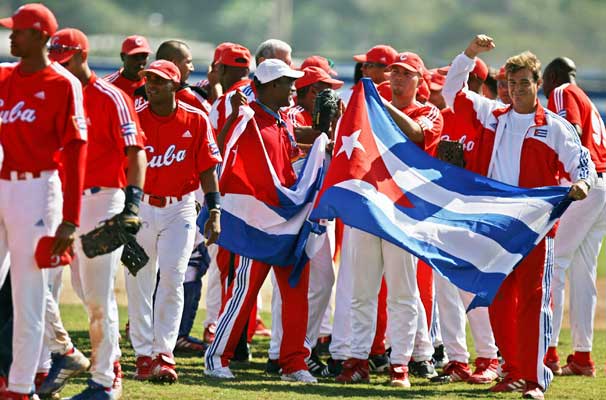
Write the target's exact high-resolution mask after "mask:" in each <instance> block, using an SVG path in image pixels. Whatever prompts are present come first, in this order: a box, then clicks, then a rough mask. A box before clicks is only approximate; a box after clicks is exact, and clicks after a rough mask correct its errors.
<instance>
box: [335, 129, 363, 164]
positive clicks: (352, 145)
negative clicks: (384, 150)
mask: <svg viewBox="0 0 606 400" xmlns="http://www.w3.org/2000/svg"><path fill="white" fill-rule="evenodd" d="M360 133H362V130H361V129H358V130H357V131H355V132H354V133H352V134H351V135H349V136H342V137H341V148H340V149H339V152H338V153H337V156H338V155H339V154H341V153H343V152H345V155H346V156H347V159H348V160H349V159H350V158H351V154H352V153H353V151H354V149H360V150H362V151H363V152H365V153H366V150H365V149H364V146H362V143H360V141H359V140H358V138H359V137H360Z"/></svg>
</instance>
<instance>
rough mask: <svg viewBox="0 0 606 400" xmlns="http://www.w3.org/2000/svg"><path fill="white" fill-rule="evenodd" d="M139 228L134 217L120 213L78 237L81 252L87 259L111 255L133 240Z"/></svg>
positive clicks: (138, 220)
mask: <svg viewBox="0 0 606 400" xmlns="http://www.w3.org/2000/svg"><path fill="white" fill-rule="evenodd" d="M140 226H141V220H140V219H139V217H137V216H136V215H132V214H126V213H120V214H118V215H114V216H113V217H112V218H110V219H108V220H106V221H104V222H103V224H102V225H101V226H99V227H97V228H95V229H93V230H92V231H90V232H88V233H86V234H84V235H82V236H80V239H81V240H82V250H84V254H86V256H87V257H88V258H93V257H96V256H99V255H102V254H107V253H111V252H112V251H114V250H116V249H117V248H118V247H120V246H122V245H124V244H126V243H128V242H130V241H134V240H135V234H136V233H137V231H138V230H139V227H140Z"/></svg>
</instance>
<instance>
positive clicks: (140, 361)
mask: <svg viewBox="0 0 606 400" xmlns="http://www.w3.org/2000/svg"><path fill="white" fill-rule="evenodd" d="M152 362H153V360H152V358H151V357H148V356H139V357H137V364H136V367H137V370H136V371H135V376H134V378H135V379H136V380H138V381H146V380H148V379H149V378H151V376H152V369H151V368H152Z"/></svg>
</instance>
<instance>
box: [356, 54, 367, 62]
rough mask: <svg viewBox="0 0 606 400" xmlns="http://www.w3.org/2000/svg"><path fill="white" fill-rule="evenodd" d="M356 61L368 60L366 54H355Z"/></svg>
mask: <svg viewBox="0 0 606 400" xmlns="http://www.w3.org/2000/svg"><path fill="white" fill-rule="evenodd" d="M353 59H354V61H357V62H366V60H367V58H366V54H358V55H355V56H353Z"/></svg>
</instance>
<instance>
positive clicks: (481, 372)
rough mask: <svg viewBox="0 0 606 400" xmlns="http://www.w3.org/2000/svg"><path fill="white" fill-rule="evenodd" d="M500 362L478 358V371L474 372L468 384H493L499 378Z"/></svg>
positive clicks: (493, 359)
mask: <svg viewBox="0 0 606 400" xmlns="http://www.w3.org/2000/svg"><path fill="white" fill-rule="evenodd" d="M498 369H499V360H498V359H497V358H492V359H490V358H482V357H478V358H476V370H475V371H473V374H472V375H471V377H470V378H469V379H468V380H467V383H471V384H474V385H475V384H486V383H492V382H494V381H496V380H497V378H498V377H499V374H498V372H497V371H498Z"/></svg>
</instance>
